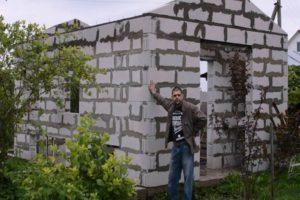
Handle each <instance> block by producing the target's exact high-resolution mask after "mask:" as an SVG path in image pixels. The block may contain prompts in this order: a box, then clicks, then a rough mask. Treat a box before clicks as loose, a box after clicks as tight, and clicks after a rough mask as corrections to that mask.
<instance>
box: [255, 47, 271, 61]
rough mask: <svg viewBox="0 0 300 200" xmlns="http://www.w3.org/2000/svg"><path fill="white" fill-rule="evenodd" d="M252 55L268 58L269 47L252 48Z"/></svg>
mask: <svg viewBox="0 0 300 200" xmlns="http://www.w3.org/2000/svg"><path fill="white" fill-rule="evenodd" d="M252 57H253V58H254V59H255V58H269V57H270V49H267V48H263V49H253V52H252Z"/></svg>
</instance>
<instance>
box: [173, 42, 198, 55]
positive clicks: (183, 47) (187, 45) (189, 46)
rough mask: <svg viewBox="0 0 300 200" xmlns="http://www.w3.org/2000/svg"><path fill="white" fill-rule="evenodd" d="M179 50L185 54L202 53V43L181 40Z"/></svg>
mask: <svg viewBox="0 0 300 200" xmlns="http://www.w3.org/2000/svg"><path fill="white" fill-rule="evenodd" d="M178 50H180V51H185V52H200V43H197V42H189V41H185V40H179V41H178Z"/></svg>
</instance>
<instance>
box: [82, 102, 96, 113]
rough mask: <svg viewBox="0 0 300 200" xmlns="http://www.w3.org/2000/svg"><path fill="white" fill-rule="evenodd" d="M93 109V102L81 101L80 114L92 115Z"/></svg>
mask: <svg viewBox="0 0 300 200" xmlns="http://www.w3.org/2000/svg"><path fill="white" fill-rule="evenodd" d="M93 107H94V104H93V102H85V101H80V102H79V113H80V114H84V113H92V112H93Z"/></svg>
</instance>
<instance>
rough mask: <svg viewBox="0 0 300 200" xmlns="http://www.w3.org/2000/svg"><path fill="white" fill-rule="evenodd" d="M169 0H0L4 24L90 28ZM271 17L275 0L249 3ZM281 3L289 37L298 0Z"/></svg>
mask: <svg viewBox="0 0 300 200" xmlns="http://www.w3.org/2000/svg"><path fill="white" fill-rule="evenodd" d="M170 1H171V0H0V14H1V15H3V16H4V18H5V20H6V21H7V22H14V21H16V20H21V19H23V20H26V21H27V22H36V23H39V24H44V25H46V27H50V26H53V25H56V24H59V23H62V22H65V21H69V20H71V19H74V18H77V19H79V20H82V21H83V22H86V23H87V24H89V25H95V24H100V23H104V22H108V21H113V20H117V19H122V18H127V17H132V16H135V15H139V14H142V13H144V12H147V11H150V10H152V9H154V8H157V7H160V6H162V5H163V4H165V3H167V2H170ZM251 1H252V2H253V3H254V4H256V6H258V7H259V8H260V9H261V10H263V11H264V12H265V13H266V14H267V15H269V16H271V14H272V11H273V9H274V3H275V1H276V0H251ZM281 1H282V6H283V8H282V22H283V29H284V30H285V31H286V32H287V33H288V34H289V37H291V36H292V35H293V34H294V33H295V32H296V31H297V30H298V29H300V20H299V19H300V1H299V0H281Z"/></svg>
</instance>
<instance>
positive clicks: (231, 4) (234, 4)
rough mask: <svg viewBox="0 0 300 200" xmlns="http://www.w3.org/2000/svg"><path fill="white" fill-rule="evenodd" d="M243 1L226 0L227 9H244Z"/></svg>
mask: <svg viewBox="0 0 300 200" xmlns="http://www.w3.org/2000/svg"><path fill="white" fill-rule="evenodd" d="M242 5H243V2H242V1H240V0H226V1H225V9H229V10H234V11H240V10H242Z"/></svg>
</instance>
